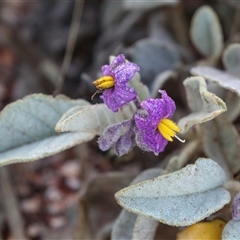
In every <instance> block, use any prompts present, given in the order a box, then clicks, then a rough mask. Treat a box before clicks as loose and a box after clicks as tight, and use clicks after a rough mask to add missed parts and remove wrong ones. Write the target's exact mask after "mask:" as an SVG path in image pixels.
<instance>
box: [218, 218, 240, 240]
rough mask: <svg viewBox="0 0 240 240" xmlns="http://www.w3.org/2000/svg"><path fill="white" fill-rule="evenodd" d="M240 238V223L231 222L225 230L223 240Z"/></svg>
mask: <svg viewBox="0 0 240 240" xmlns="http://www.w3.org/2000/svg"><path fill="white" fill-rule="evenodd" d="M239 236H240V221H234V220H231V221H229V222H228V223H227V224H226V226H225V227H224V229H223V232H222V240H237V239H239Z"/></svg>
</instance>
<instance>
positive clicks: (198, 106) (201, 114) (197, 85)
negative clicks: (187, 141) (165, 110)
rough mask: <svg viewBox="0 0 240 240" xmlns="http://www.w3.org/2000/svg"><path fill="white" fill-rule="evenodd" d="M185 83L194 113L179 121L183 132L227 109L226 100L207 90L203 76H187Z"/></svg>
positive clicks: (189, 104)
mask: <svg viewBox="0 0 240 240" xmlns="http://www.w3.org/2000/svg"><path fill="white" fill-rule="evenodd" d="M183 84H184V87H185V90H186V94H187V102H188V106H189V108H190V110H191V111H192V113H190V114H189V115H187V116H186V117H183V118H182V119H180V121H179V122H178V126H179V127H180V128H181V130H182V133H185V132H187V131H188V130H189V128H191V127H192V126H194V125H195V124H200V123H203V122H207V121H209V120H211V119H213V118H215V117H216V116H218V115H219V114H221V113H223V112H225V111H226V110H227V107H226V104H225V103H224V101H223V100H222V99H221V98H219V97H217V96H216V95H215V94H213V93H211V92H209V91H208V90H207V86H206V82H205V80H204V78H203V77H201V76H195V77H190V78H187V79H186V80H184V82H183Z"/></svg>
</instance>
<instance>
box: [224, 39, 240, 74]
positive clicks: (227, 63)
mask: <svg viewBox="0 0 240 240" xmlns="http://www.w3.org/2000/svg"><path fill="white" fill-rule="evenodd" d="M222 61H223V64H224V67H225V69H226V70H227V71H228V72H230V73H231V74H233V75H236V76H239V77H240V44H237V43H235V44H230V45H229V46H228V47H227V48H226V49H225V50H224V52H223V57H222Z"/></svg>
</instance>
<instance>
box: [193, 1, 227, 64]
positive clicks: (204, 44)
mask: <svg viewBox="0 0 240 240" xmlns="http://www.w3.org/2000/svg"><path fill="white" fill-rule="evenodd" d="M190 37H191V40H192V42H193V44H194V46H195V47H196V48H197V49H198V50H199V52H201V53H202V54H203V55H204V56H206V57H213V58H215V59H216V58H218V57H219V56H220V54H221V51H222V48H223V34H222V28H221V26H220V22H219V19H218V17H217V15H216V13H215V12H214V10H213V9H212V8H211V7H209V6H206V5H205V6H202V7H200V8H199V9H198V10H197V11H196V12H195V13H194V15H193V19H192V22H191V28H190Z"/></svg>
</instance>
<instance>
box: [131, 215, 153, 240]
mask: <svg viewBox="0 0 240 240" xmlns="http://www.w3.org/2000/svg"><path fill="white" fill-rule="evenodd" d="M157 227H158V222H157V221H156V220H154V219H152V218H149V217H145V216H141V215H139V216H138V217H137V220H136V223H135V227H134V230H133V238H132V240H139V239H148V240H153V239H154V236H155V233H156V230H157Z"/></svg>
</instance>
